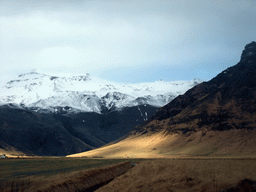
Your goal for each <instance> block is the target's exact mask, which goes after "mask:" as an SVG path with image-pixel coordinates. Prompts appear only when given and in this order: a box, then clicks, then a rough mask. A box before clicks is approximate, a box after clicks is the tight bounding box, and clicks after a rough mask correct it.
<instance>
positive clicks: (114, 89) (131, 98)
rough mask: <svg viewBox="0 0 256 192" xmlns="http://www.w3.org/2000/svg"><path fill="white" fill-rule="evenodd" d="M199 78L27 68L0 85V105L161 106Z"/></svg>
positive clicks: (90, 109) (53, 107)
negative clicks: (118, 79) (120, 79)
mask: <svg viewBox="0 0 256 192" xmlns="http://www.w3.org/2000/svg"><path fill="white" fill-rule="evenodd" d="M201 82H202V81H201V80H198V79H194V80H191V81H170V82H165V81H156V82H151V83H137V84H129V83H115V82H110V81H106V80H102V79H98V78H96V77H91V76H90V75H89V74H86V75H84V76H72V77H61V76H51V75H46V74H40V73H37V72H30V73H26V74H21V75H19V76H18V77H17V79H15V80H11V81H9V82H7V83H6V84H5V85H4V86H2V87H1V88H0V105H4V104H10V103H14V104H17V105H18V106H22V107H28V108H31V109H34V110H44V111H51V112H54V111H55V112H57V111H59V110H64V111H65V110H66V111H77V112H79V111H82V112H96V113H102V112H104V111H109V110H114V109H122V108H124V107H133V106H138V105H146V104H148V105H151V106H155V107H162V106H164V105H165V104H167V103H169V102H170V101H171V100H172V99H174V98H175V97H176V96H178V95H180V94H183V93H185V92H186V91H187V90H188V89H190V88H192V87H193V86H195V85H197V84H198V83H201Z"/></svg>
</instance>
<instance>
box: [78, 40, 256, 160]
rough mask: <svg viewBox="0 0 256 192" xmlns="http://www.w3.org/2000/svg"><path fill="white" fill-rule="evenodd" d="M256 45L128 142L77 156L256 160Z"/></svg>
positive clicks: (164, 109)
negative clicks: (221, 156)
mask: <svg viewBox="0 0 256 192" xmlns="http://www.w3.org/2000/svg"><path fill="white" fill-rule="evenodd" d="M255 118H256V43H255V42H252V43H250V44H248V45H246V46H245V49H244V51H243V53H242V56H241V60H240V62H239V63H238V64H237V65H235V66H233V67H230V68H228V69H226V70H224V71H223V72H221V73H220V74H219V75H217V76H216V77H215V78H213V79H212V80H210V81H209V82H204V83H201V84H199V85H197V86H195V87H194V88H192V89H190V90H188V91H187V92H186V93H185V94H184V95H180V96H178V97H176V98H175V99H174V100H172V101H171V102H170V103H168V104H167V105H165V106H164V107H162V108H160V109H159V110H158V112H156V113H155V114H154V115H153V116H152V117H151V118H150V119H149V120H148V121H147V122H146V123H144V124H143V125H142V126H140V127H139V128H137V129H136V130H135V131H133V132H132V133H131V134H130V135H129V136H128V138H126V139H124V140H122V141H120V142H118V143H115V144H113V145H109V146H106V147H102V148H99V149H95V150H92V151H88V152H85V153H80V154H76V155H73V156H91V155H97V156H103V157H124V154H127V155H129V156H130V157H164V156H175V155H196V156H198V155H203V156H206V155H207V156H209V155H210V156H216V155H225V156H243V157H244V156H250V157H251V156H254V157H255V156H256V128H255V127H256V123H255Z"/></svg>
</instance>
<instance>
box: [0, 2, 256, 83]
mask: <svg viewBox="0 0 256 192" xmlns="http://www.w3.org/2000/svg"><path fill="white" fill-rule="evenodd" d="M0 2H1V8H0V60H1V66H4V69H5V71H15V70H16V71H18V70H19V71H22V70H28V69H34V68H36V69H41V70H43V69H44V70H46V69H47V70H49V71H51V69H52V70H54V69H61V68H77V71H79V69H83V70H88V72H92V73H95V74H96V73H98V74H101V73H104V71H109V70H115V69H117V68H118V69H119V70H117V71H120V67H121V68H123V70H125V69H127V67H128V68H130V67H132V68H134V70H136V69H138V70H143V69H145V70H146V69H147V68H148V66H152V67H153V68H157V69H158V70H157V71H158V73H159V72H160V71H161V69H162V70H165V71H163V73H166V67H165V66H168V67H169V68H170V69H171V68H173V69H174V68H177V67H179V68H180V69H181V70H182V68H187V69H188V68H191V67H195V68H196V67H199V68H200V67H202V68H200V70H198V71H207V70H209V68H211V69H215V70H220V69H222V68H223V67H224V66H220V64H218V63H215V62H217V61H218V62H219V61H220V59H221V58H222V59H223V60H225V61H228V62H227V63H226V64H225V66H228V65H233V64H235V63H232V62H233V61H235V60H237V58H239V56H240V53H241V51H242V49H243V47H244V46H245V44H246V43H249V42H251V41H252V40H255V39H256V38H255V37H256V35H255V33H254V32H255V31H256V25H255V20H254V19H252V18H256V13H255V8H256V7H255V4H256V3H255V2H254V1H250V0H236V1H233V0H232V1H231V0H226V1H221V0H216V1H208V0H206V1H199V0H195V1H188V0H180V1H172V0H160V1H153V0H149V1H142V0H137V1H134V0H131V1H121V0H114V1H103V0H91V1H90V0H87V1H83V0H78V1H71V0H66V1H61V2H60V1H42V0H38V1H32V0H24V1H17V0H12V1H11V0H10V1H8V0H7V1H3V0H2V1H0ZM229 58H233V60H230V59H229ZM206 64H208V65H211V66H210V67H206ZM98 71H101V72H98ZM185 71H186V70H185ZM198 71H197V72H196V71H195V72H194V75H198V74H200V73H199V72H198ZM169 72H170V73H171V70H170V71H169ZM132 74H133V73H131V79H132V78H133V77H132ZM136 74H138V73H136ZM205 74H210V72H206V73H205ZM113 75H114V73H112V76H113ZM116 75H117V76H118V73H117V74H116ZM152 76H153V75H152ZM157 76H158V75H157ZM170 76H171V74H170ZM192 76H193V74H191V75H190V76H189V77H188V78H190V77H191V78H192ZM106 78H108V77H106ZM152 78H153V77H152ZM194 78H195V77H194ZM197 78H200V77H197Z"/></svg>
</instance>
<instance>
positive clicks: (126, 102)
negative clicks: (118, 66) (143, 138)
mask: <svg viewBox="0 0 256 192" xmlns="http://www.w3.org/2000/svg"><path fill="white" fill-rule="evenodd" d="M200 82H201V81H200V80H198V79H194V80H191V81H173V82H164V81H157V82H154V83H138V84H121V83H113V82H109V81H105V80H100V79H98V78H95V77H91V76H90V75H89V74H86V75H84V76H73V77H57V76H51V75H46V74H40V73H36V72H31V73H26V74H21V75H19V76H18V78H17V79H14V80H11V81H9V82H8V83H7V84H5V85H4V86H3V87H1V89H0V149H2V150H4V151H6V153H14V152H13V151H18V152H23V153H25V154H34V155H57V156H59V155H61V156H62V155H68V154H72V153H77V152H81V151H86V150H91V149H94V148H97V147H100V146H102V145H105V144H107V143H110V142H112V141H114V140H116V139H119V138H120V137H122V136H124V135H126V134H127V133H129V132H130V131H131V130H133V128H134V127H135V126H138V125H140V124H141V123H143V122H145V121H147V120H148V118H150V117H151V116H152V115H153V114H154V113H155V112H156V110H157V109H158V108H159V107H161V106H163V105H165V104H167V103H168V102H169V101H171V100H172V99H174V98H175V97H176V96H178V95H179V94H182V93H184V92H185V91H187V90H188V89H189V88H191V87H193V86H195V85H197V84H198V83H200ZM0 151H1V150H0ZM8 151H9V152H8Z"/></svg>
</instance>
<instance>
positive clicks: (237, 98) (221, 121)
mask: <svg viewBox="0 0 256 192" xmlns="http://www.w3.org/2000/svg"><path fill="white" fill-rule="evenodd" d="M255 117H256V43H255V42H252V43H250V44H248V45H246V46H245V49H244V51H243V53H242V56H241V60H240V62H239V63H238V64H237V65H235V66H233V67H230V68H228V69H226V70H224V71H223V72H221V73H220V74H218V75H217V76H216V77H215V78H213V79H212V80H210V81H209V82H204V83H202V84H199V85H197V86H195V87H194V88H192V89H190V90H188V91H187V92H186V93H185V94H184V95H181V96H178V97H177V98H175V99H174V100H173V101H171V102H170V103H169V104H167V105H166V106H164V107H163V108H161V109H159V110H158V112H157V113H156V114H155V115H154V116H153V117H152V118H151V119H150V120H149V121H148V122H147V124H146V125H145V126H144V127H143V128H142V129H143V130H145V131H146V130H147V131H149V130H155V129H164V130H166V131H168V132H182V133H186V132H190V131H192V132H193V131H199V130H201V131H203V132H206V131H209V130H218V131H224V130H230V129H254V128H255V127H256V126H255V125H256V124H255Z"/></svg>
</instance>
